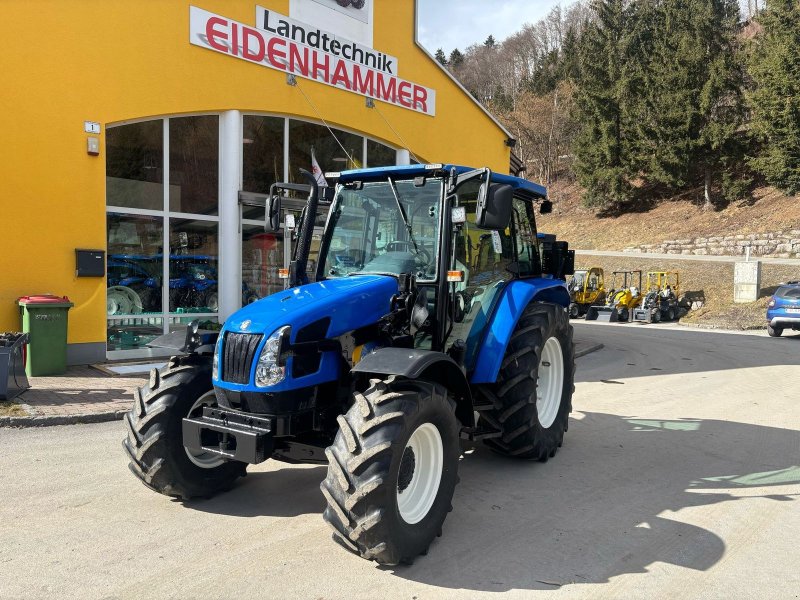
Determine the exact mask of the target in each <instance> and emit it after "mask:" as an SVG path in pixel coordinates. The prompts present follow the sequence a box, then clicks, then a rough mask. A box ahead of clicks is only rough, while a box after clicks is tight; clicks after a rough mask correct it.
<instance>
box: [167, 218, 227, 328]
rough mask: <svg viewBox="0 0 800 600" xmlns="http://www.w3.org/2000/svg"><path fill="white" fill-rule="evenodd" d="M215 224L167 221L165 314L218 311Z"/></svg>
mask: <svg viewBox="0 0 800 600" xmlns="http://www.w3.org/2000/svg"><path fill="white" fill-rule="evenodd" d="M217 229H218V227H217V222H216V221H197V220H189V219H170V228H169V246H170V250H169V312H171V313H213V312H217V311H218V310H219V292H218V288H217V281H218V279H219V265H218V263H217V258H218V256H219V250H218V234H217Z"/></svg>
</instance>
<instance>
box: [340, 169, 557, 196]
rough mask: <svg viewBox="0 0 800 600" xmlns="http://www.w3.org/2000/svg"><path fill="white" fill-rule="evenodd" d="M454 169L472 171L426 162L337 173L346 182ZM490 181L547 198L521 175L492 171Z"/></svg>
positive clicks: (404, 176) (543, 189) (527, 194)
mask: <svg viewBox="0 0 800 600" xmlns="http://www.w3.org/2000/svg"><path fill="white" fill-rule="evenodd" d="M451 169H455V170H456V173H459V174H461V173H466V172H467V171H473V170H474V169H473V168H472V167H464V166H462V165H443V164H433V165H431V164H428V165H420V164H414V165H399V166H393V167H371V168H368V169H351V170H349V171H342V172H341V173H339V182H340V183H347V182H350V181H369V180H374V179H385V178H386V177H392V178H398V179H405V178H410V177H417V176H420V175H425V174H429V173H432V172H434V171H441V170H443V171H447V172H448V173H449V172H450V170H451ZM492 183H503V184H506V185H510V186H511V187H513V188H514V191H515V192H520V193H521V194H520V195H523V196H533V197H535V198H547V188H546V187H544V186H542V185H539V184H536V183H533V182H531V181H528V180H527V179H522V178H521V177H514V176H512V175H503V174H502V173H495V172H494V171H492Z"/></svg>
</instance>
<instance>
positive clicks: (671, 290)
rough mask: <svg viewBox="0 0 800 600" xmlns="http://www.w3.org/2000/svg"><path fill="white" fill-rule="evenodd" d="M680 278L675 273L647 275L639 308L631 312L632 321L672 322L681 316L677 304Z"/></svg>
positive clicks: (657, 272)
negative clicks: (644, 291)
mask: <svg viewBox="0 0 800 600" xmlns="http://www.w3.org/2000/svg"><path fill="white" fill-rule="evenodd" d="M680 285H681V277H680V274H679V273H678V272H677V271H651V272H650V273H648V274H647V283H646V288H645V289H646V290H647V291H646V293H645V296H644V300H643V302H642V305H641V307H639V308H637V309H635V310H634V311H633V320H634V321H642V322H644V323H658V322H659V321H674V320H675V319H677V318H678V317H680V316H681V307H680V305H679V303H678V297H679V296H680Z"/></svg>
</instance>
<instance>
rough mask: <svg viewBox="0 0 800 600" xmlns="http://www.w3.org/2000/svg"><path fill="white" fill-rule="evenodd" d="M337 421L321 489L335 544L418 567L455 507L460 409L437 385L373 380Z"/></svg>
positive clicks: (380, 560) (378, 559) (383, 561)
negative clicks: (457, 410) (420, 557)
mask: <svg viewBox="0 0 800 600" xmlns="http://www.w3.org/2000/svg"><path fill="white" fill-rule="evenodd" d="M338 422H339V431H338V433H337V434H336V439H335V440H334V442H333V445H332V446H330V447H329V448H327V449H326V450H325V454H326V455H327V457H328V463H329V464H328V476H327V477H326V478H325V481H323V482H322V484H321V486H320V487H321V489H322V494H323V495H324V496H325V499H326V501H327V504H328V506H327V508H326V509H325V512H324V513H323V517H324V519H325V521H326V522H327V523H328V524H329V525H330V526H331V527H332V528H333V539H334V540H335V541H337V542H338V543H339V544H340V545H342V546H344V547H345V548H347V549H348V550H350V551H352V552H354V553H356V554H359V555H360V556H362V557H363V558H366V559H369V560H375V561H376V562H378V563H380V564H385V565H396V564H398V563H411V562H413V560H414V558H416V557H417V556H418V555H420V554H425V553H427V551H428V546H430V544H431V542H432V541H433V539H434V538H435V537H436V536H438V535H441V533H442V524H443V523H444V520H445V517H446V516H447V513H448V512H449V511H450V510H451V509H452V506H451V501H452V498H453V492H454V490H455V486H456V483H457V482H458V474H457V471H458V457H459V454H460V447H459V430H460V426H459V423H458V420H457V419H456V416H455V405H454V403H453V402H452V400H450V398H449V397H448V395H447V390H446V389H445V388H444V387H442V386H440V385H437V384H433V383H427V382H423V381H412V380H403V379H399V378H395V377H393V376H392V377H389V378H388V379H386V380H382V379H373V380H371V381H370V387H369V389H368V390H366V391H365V392H364V393H361V392H355V394H354V402H353V405H352V406H351V408H350V410H348V411H347V414H345V415H340V416H339V417H338Z"/></svg>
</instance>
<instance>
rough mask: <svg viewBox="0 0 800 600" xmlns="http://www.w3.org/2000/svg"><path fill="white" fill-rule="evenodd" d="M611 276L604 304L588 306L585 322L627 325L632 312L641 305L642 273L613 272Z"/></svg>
mask: <svg viewBox="0 0 800 600" xmlns="http://www.w3.org/2000/svg"><path fill="white" fill-rule="evenodd" d="M612 275H613V279H612V280H611V289H609V290H608V293H607V294H606V301H605V304H604V305H599V304H598V305H595V306H590V307H589V309H588V310H587V311H586V320H587V321H608V322H610V323H627V322H628V321H629V320H630V319H631V314H632V312H633V310H634V309H635V308H636V307H638V306H639V305H640V304H641V302H642V293H641V289H642V272H641V271H614V272H613V273H612ZM618 284H619V287H617V285H618Z"/></svg>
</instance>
